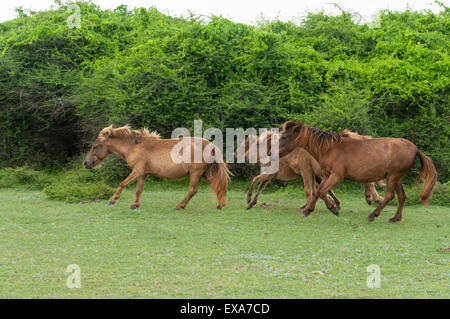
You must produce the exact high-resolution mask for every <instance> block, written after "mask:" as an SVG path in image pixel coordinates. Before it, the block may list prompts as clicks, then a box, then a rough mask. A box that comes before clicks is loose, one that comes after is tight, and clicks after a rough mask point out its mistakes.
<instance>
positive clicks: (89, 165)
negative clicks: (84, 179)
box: [83, 157, 95, 169]
mask: <svg viewBox="0 0 450 319" xmlns="http://www.w3.org/2000/svg"><path fill="white" fill-rule="evenodd" d="M94 162H95V159H94V158H92V157H91V158H89V159H87V160H85V161H84V162H83V165H84V167H86V168H87V169H92V168H93V167H94Z"/></svg>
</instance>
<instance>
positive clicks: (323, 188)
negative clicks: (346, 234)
mask: <svg viewBox="0 0 450 319" xmlns="http://www.w3.org/2000/svg"><path fill="white" fill-rule="evenodd" d="M341 180H342V178H340V177H339V176H337V175H335V174H331V175H330V176H329V177H323V179H322V182H321V183H320V185H319V187H318V189H317V190H316V191H315V192H314V197H313V200H312V201H311V202H310V203H309V204H308V205H306V207H305V208H304V209H302V216H304V217H307V216H309V214H311V212H313V211H314V208H315V207H316V203H317V200H318V199H319V197H320V198H322V200H323V201H324V202H325V204H326V206H327V208H328V209H329V210H330V211H331V212H332V213H333V214H334V215H336V216H339V209H338V208H337V207H336V206H335V205H334V204H333V203H332V202H331V200H330V199H329V198H328V195H327V193H328V192H329V191H330V190H331V189H332V188H333V186H334V185H336V184H337V183H339V182H340V181H341Z"/></svg>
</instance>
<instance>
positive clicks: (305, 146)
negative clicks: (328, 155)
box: [297, 139, 322, 162]
mask: <svg viewBox="0 0 450 319" xmlns="http://www.w3.org/2000/svg"><path fill="white" fill-rule="evenodd" d="M297 147H301V148H303V149H304V150H306V151H307V152H308V153H309V154H311V156H312V157H313V158H314V159H315V160H316V161H317V162H318V161H319V158H320V157H321V156H322V152H321V151H320V150H317V149H316V148H315V147H312V146H311V141H310V140H309V139H308V140H306V141H304V143H300V142H297Z"/></svg>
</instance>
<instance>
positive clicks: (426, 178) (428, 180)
mask: <svg viewBox="0 0 450 319" xmlns="http://www.w3.org/2000/svg"><path fill="white" fill-rule="evenodd" d="M416 156H418V157H419V159H420V163H421V164H422V168H421V169H420V173H419V176H418V178H419V179H420V180H421V181H422V182H423V183H424V184H423V189H422V194H420V200H421V201H422V203H423V204H424V205H427V204H428V201H429V199H430V198H431V196H432V195H433V191H434V187H435V186H436V181H437V173H436V168H435V167H434V164H433V161H432V160H431V158H429V157H428V156H426V155H425V154H424V153H422V152H421V151H419V150H418V151H417V154H416Z"/></svg>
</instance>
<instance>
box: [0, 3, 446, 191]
mask: <svg viewBox="0 0 450 319" xmlns="http://www.w3.org/2000/svg"><path fill="white" fill-rule="evenodd" d="M58 3H60V2H58ZM78 5H79V6H80V8H81V26H80V27H79V28H74V29H70V28H68V26H67V24H66V19H67V18H68V17H69V15H70V14H71V12H69V11H67V5H65V4H61V5H59V6H56V7H55V8H54V9H52V10H48V11H43V12H38V13H25V12H24V11H20V14H19V17H18V18H17V19H15V20H12V21H7V22H4V23H0V108H1V109H0V127H1V128H2V129H1V130H0V141H2V143H3V144H2V147H1V148H0V165H1V166H3V167H5V166H18V165H24V164H26V163H28V164H30V165H32V166H34V167H49V166H61V165H67V162H68V161H70V160H71V159H73V158H78V156H80V154H83V152H85V151H86V149H87V147H88V145H89V144H90V143H91V142H92V138H93V137H94V136H95V134H97V133H98V130H99V129H100V128H102V127H104V126H106V125H109V124H115V125H123V124H126V123H129V124H131V125H132V126H135V127H142V126H146V127H150V128H151V129H156V130H158V131H159V132H160V133H161V134H162V135H163V136H164V137H169V136H170V133H171V131H172V130H173V129H174V128H176V127H180V126H183V127H188V128H192V126H193V120H194V119H202V120H203V122H204V128H205V129H206V128H208V127H212V126H214V127H218V128H221V129H223V128H226V127H243V128H247V127H276V126H279V125H280V124H281V123H283V122H284V121H285V120H287V119H291V118H297V119H302V120H304V121H306V122H308V123H309V124H313V125H317V126H320V127H322V128H326V129H332V130H340V129H343V128H349V129H351V130H354V131H357V132H359V133H362V134H367V135H372V136H374V137H377V136H394V137H403V138H407V139H409V140H411V141H412V142H414V143H415V144H416V145H417V146H418V147H419V148H420V149H421V150H422V151H424V152H425V153H427V154H428V155H430V156H431V157H432V158H433V160H434V162H435V164H436V167H437V169H438V173H439V174H438V178H439V180H440V181H441V182H446V181H448V179H449V177H450V173H449V171H450V170H449V166H448V163H449V162H450V147H449V136H450V121H449V119H450V111H449V105H450V103H449V102H450V98H449V97H450V94H449V93H450V90H449V84H450V80H449V79H450V76H449V75H450V58H449V54H448V47H449V44H450V39H449V37H448V34H449V32H450V30H449V25H450V17H449V13H450V10H449V8H447V7H445V6H444V5H441V7H442V10H441V12H439V13H432V12H431V11H423V12H415V11H411V10H406V11H404V12H391V11H388V10H386V11H381V12H380V13H379V14H378V17H377V19H376V21H373V22H371V23H368V24H360V23H358V22H357V21H358V16H357V15H354V14H351V13H348V12H341V14H339V15H337V16H328V15H326V14H324V13H323V12H319V13H308V14H307V15H306V16H305V17H304V18H303V20H302V22H301V23H293V22H281V21H277V20H275V21H262V22H261V23H259V24H258V25H257V26H250V25H245V24H240V23H233V22H231V21H229V20H226V19H224V18H221V17H209V18H201V17H196V16H190V17H189V18H175V17H170V16H167V15H164V14H162V13H160V12H158V11H157V10H156V9H154V8H149V9H145V8H138V9H134V10H128V9H127V7H126V6H119V7H118V8H116V9H115V10H101V9H100V8H99V7H98V6H97V5H95V4H92V3H90V2H78ZM104 172H105V173H106V174H107V175H108V176H110V177H108V180H114V179H118V178H119V176H122V175H123V174H125V172H126V170H125V168H124V166H119V167H118V169H117V171H115V170H114V169H113V168H112V167H110V166H106V167H105V171H104ZM240 172H242V173H243V174H245V172H246V169H241V170H240ZM112 175H114V176H112Z"/></svg>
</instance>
